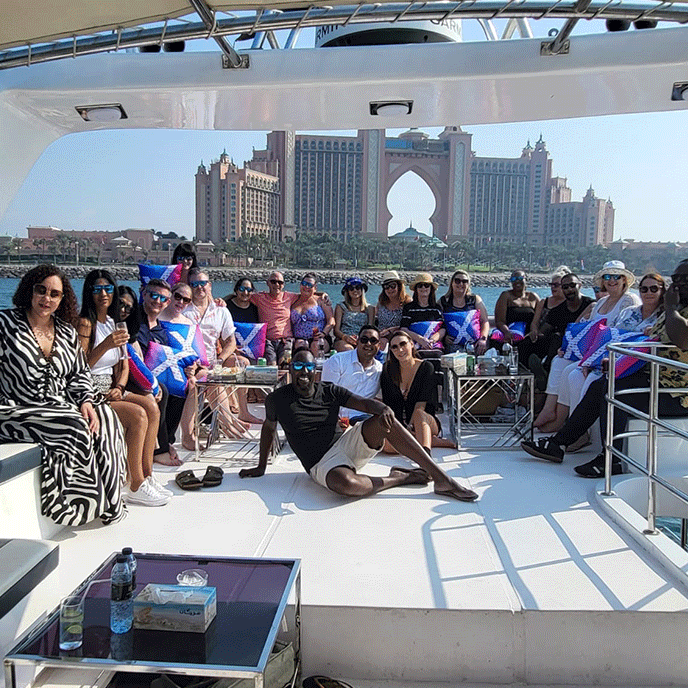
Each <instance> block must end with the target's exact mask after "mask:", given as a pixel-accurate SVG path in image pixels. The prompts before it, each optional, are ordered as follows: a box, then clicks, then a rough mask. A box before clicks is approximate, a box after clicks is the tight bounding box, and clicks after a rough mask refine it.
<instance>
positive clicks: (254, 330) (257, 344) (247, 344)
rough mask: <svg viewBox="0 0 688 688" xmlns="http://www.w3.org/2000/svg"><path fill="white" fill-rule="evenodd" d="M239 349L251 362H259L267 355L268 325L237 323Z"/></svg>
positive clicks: (235, 324) (236, 333)
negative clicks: (258, 360)
mask: <svg viewBox="0 0 688 688" xmlns="http://www.w3.org/2000/svg"><path fill="white" fill-rule="evenodd" d="M234 327H236V332H235V333H234V335H235V336H236V342H237V349H238V350H239V351H240V352H241V353H243V354H245V355H246V356H247V358H249V359H251V360H254V361H255V360H257V359H259V358H260V357H261V356H263V354H264V353H265V338H266V337H267V333H268V325H267V323H242V322H235V323H234Z"/></svg>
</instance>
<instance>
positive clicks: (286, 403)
mask: <svg viewBox="0 0 688 688" xmlns="http://www.w3.org/2000/svg"><path fill="white" fill-rule="evenodd" d="M315 368H316V365H315V358H314V357H313V354H312V353H311V352H310V351H309V350H308V349H306V348H300V349H297V350H296V351H295V352H294V357H293V359H292V361H291V364H290V366H289V370H290V373H291V378H292V382H291V384H289V385H286V386H284V387H280V388H279V389H276V390H275V391H273V392H271V393H270V394H269V395H268V397H267V399H266V400H265V422H264V423H263V429H262V432H261V435H260V458H259V461H258V466H256V467H255V468H245V469H243V470H241V471H239V477H241V478H258V477H260V476H262V475H264V473H265V468H266V466H267V460H268V452H269V450H270V448H271V447H272V444H273V441H274V439H275V433H276V432H277V423H278V422H279V423H280V425H281V426H282V428H283V430H284V432H285V434H286V436H287V440H288V442H289V445H290V446H291V448H292V450H293V451H294V453H295V454H296V456H297V457H298V458H299V460H300V461H301V463H302V464H303V467H304V468H305V469H306V472H307V473H308V474H309V475H310V476H311V478H312V479H313V480H315V482H317V483H319V484H320V485H322V486H323V487H326V488H327V489H329V490H331V491H332V492H335V493H337V494H340V495H345V496H348V497H366V496H368V495H371V494H375V493H377V492H381V491H382V490H387V489H389V488H390V487H397V486H399V485H411V484H416V485H417V484H420V485H425V484H427V483H428V482H429V481H430V480H433V481H434V483H435V493H436V494H438V495H442V496H444V497H451V498H453V499H458V500H461V501H464V502H472V501H474V500H475V499H477V498H478V495H477V494H476V493H475V492H473V491H472V490H469V489H466V488H464V487H461V486H460V485H459V484H458V483H457V482H456V481H455V480H453V479H452V478H450V477H449V476H448V475H447V474H446V473H445V472H444V471H443V470H442V469H441V468H440V467H439V466H438V465H437V464H436V463H434V461H433V460H432V459H431V458H430V456H429V455H428V454H427V453H426V452H425V450H424V449H423V447H421V445H420V444H418V442H417V441H416V439H415V438H414V437H413V435H411V434H410V433H409V432H408V430H406V428H404V427H403V426H402V425H401V424H400V423H399V421H397V419H396V418H395V416H394V412H393V411H392V409H390V408H389V407H388V406H386V405H385V404H383V403H382V402H381V401H377V400H376V399H364V398H363V397H360V396H358V395H357V394H353V393H352V392H349V390H347V389H344V388H343V387H339V386H338V385H334V384H332V383H331V382H318V383H316V382H315ZM341 406H345V407H347V408H351V409H355V410H356V411H361V412H362V413H369V414H371V416H372V417H371V418H368V419H367V420H365V421H363V422H361V423H357V424H356V425H354V426H353V427H350V428H349V429H347V430H346V431H343V430H342V428H341V427H340V425H339V422H338V418H339V409H340V407H341ZM385 439H387V440H388V441H389V442H390V443H391V444H392V445H393V446H394V447H395V449H396V450H397V451H398V452H399V453H400V454H403V455H404V456H407V457H408V458H409V459H411V460H412V461H415V462H416V463H417V464H418V465H419V466H420V469H418V468H416V469H409V468H400V467H394V468H392V469H391V470H390V472H389V476H386V477H383V478H379V477H373V476H369V475H364V474H361V473H359V472H358V471H359V470H360V469H361V468H362V467H363V466H365V464H366V463H368V461H370V459H372V458H373V457H374V456H375V455H376V454H377V453H378V452H379V451H380V450H381V449H382V446H383V444H384V441H385Z"/></svg>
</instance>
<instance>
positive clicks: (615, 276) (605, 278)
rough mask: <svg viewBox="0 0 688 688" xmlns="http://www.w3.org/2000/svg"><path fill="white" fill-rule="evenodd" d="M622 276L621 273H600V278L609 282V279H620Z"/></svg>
mask: <svg viewBox="0 0 688 688" xmlns="http://www.w3.org/2000/svg"><path fill="white" fill-rule="evenodd" d="M622 277H623V275H602V279H603V280H604V281H605V282H609V280H620V279H621V278H622Z"/></svg>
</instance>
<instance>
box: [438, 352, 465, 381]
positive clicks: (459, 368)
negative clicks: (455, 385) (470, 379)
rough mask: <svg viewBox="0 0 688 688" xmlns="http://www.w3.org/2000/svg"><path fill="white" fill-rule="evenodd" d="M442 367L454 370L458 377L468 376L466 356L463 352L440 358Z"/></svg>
mask: <svg viewBox="0 0 688 688" xmlns="http://www.w3.org/2000/svg"><path fill="white" fill-rule="evenodd" d="M440 366H441V367H442V368H448V369H449V370H453V371H454V372H455V373H457V374H458V375H465V374H466V354H465V353H463V352H456V353H454V354H444V356H442V357H441V358H440Z"/></svg>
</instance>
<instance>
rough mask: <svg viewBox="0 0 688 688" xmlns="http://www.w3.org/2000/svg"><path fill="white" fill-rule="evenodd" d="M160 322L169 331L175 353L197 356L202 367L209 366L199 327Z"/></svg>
mask: <svg viewBox="0 0 688 688" xmlns="http://www.w3.org/2000/svg"><path fill="white" fill-rule="evenodd" d="M159 322H160V324H161V325H162V326H163V328H164V329H165V330H167V340H168V342H169V344H170V346H171V347H172V348H173V349H174V350H175V351H186V352H187V353H190V354H196V355H197V356H198V360H199V362H200V363H201V365H204V366H207V365H208V353H207V351H206V349H205V344H204V343H203V334H202V333H201V328H200V327H199V326H198V325H186V324H184V323H171V322H166V321H164V320H160V321H159Z"/></svg>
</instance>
